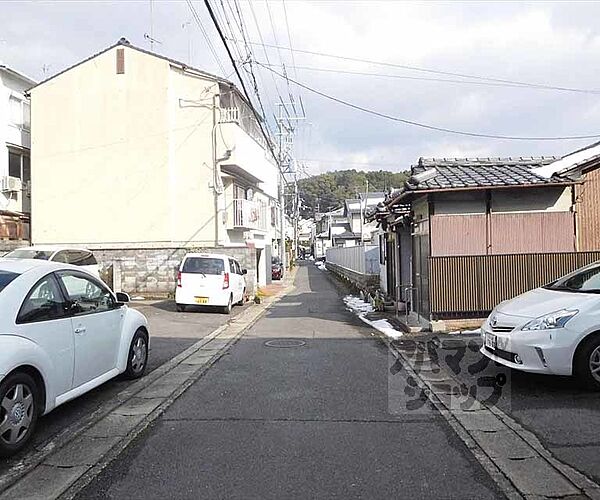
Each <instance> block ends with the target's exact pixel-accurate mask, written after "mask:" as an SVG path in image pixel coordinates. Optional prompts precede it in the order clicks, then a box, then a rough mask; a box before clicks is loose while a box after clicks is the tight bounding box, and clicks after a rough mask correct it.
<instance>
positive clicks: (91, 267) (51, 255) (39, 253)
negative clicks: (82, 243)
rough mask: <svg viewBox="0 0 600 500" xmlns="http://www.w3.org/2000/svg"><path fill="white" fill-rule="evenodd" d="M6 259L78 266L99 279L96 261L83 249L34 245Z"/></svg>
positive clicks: (10, 254) (11, 254) (90, 253)
mask: <svg viewBox="0 0 600 500" xmlns="http://www.w3.org/2000/svg"><path fill="white" fill-rule="evenodd" d="M4 258H6V259H40V260H47V261H50V262H61V263H63V264H73V265H74V266H79V267H81V268H83V269H85V270H86V271H88V272H90V273H92V274H93V275H95V276H98V277H100V273H99V272H98V261H97V260H96V257H94V254H93V253H92V252H90V251H89V250H87V249H85V248H75V247H64V246H55V245H52V246H50V245H34V246H30V247H22V248H17V249H16V250H13V251H12V252H9V253H7V254H6V255H5V256H4Z"/></svg>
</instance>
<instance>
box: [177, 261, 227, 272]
mask: <svg viewBox="0 0 600 500" xmlns="http://www.w3.org/2000/svg"><path fill="white" fill-rule="evenodd" d="M224 271H225V264H224V263H223V259H216V258H210V257H188V258H187V259H185V262H184V263H183V269H182V272H183V273H191V274H222V273H223V272H224Z"/></svg>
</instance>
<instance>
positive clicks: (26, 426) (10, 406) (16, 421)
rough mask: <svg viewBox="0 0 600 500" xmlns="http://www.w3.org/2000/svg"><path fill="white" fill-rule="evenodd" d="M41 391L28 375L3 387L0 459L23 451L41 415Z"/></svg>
mask: <svg viewBox="0 0 600 500" xmlns="http://www.w3.org/2000/svg"><path fill="white" fill-rule="evenodd" d="M39 391H40V389H39V388H38V387H37V385H36V383H35V380H33V378H31V377H30V376H29V375H27V374H26V373H22V372H17V373H13V374H12V375H9V376H8V377H6V379H5V380H4V381H3V382H2V383H1V384H0V456H3V457H8V456H10V455H13V454H15V453H17V452H18V451H20V450H21V449H23V447H24V446H25V445H26V444H27V441H29V438H30V437H31V436H32V435H33V433H34V431H35V427H36V424H37V419H38V416H39V413H40V405H41V403H40V401H41V398H40V392H39Z"/></svg>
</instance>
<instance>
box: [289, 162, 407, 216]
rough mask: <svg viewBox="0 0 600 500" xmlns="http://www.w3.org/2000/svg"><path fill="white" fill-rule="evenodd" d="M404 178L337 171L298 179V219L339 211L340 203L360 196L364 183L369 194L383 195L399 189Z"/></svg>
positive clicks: (394, 174)
mask: <svg viewBox="0 0 600 500" xmlns="http://www.w3.org/2000/svg"><path fill="white" fill-rule="evenodd" d="M407 178H408V173H407V172H390V171H387V170H379V171H373V172H362V171H356V170H337V171H333V172H326V173H324V174H321V175H315V176H313V177H309V178H308V179H301V180H299V181H298V193H299V195H300V198H301V199H302V200H303V204H302V208H301V210H300V215H302V216H303V217H311V216H312V215H313V214H314V212H317V211H318V212H326V211H328V210H332V209H334V208H338V207H341V206H342V205H343V203H344V200H346V199H349V198H357V197H358V194H359V193H364V192H365V190H366V184H367V181H369V192H374V191H384V192H387V191H389V190H390V189H398V188H401V187H402V186H403V185H404V182H405V181H406V179H407Z"/></svg>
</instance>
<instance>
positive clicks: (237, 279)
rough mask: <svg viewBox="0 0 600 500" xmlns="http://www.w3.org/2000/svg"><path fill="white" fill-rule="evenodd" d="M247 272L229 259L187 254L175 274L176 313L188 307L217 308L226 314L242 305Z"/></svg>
mask: <svg viewBox="0 0 600 500" xmlns="http://www.w3.org/2000/svg"><path fill="white" fill-rule="evenodd" d="M246 273H247V271H246V269H242V267H241V266H240V263H239V262H238V261H237V260H235V259H234V258H232V257H229V256H228V255H221V254H210V253H188V254H186V256H185V257H184V258H183V260H182V261H181V265H180V266H179V272H178V273H177V288H176V290H175V303H176V304H177V310H178V311H179V312H183V311H185V309H186V307H187V306H191V305H202V306H217V307H220V308H221V309H222V311H223V312H224V313H225V314H229V313H230V312H231V308H232V307H233V305H234V304H243V303H244V296H245V294H246V278H245V276H244V275H245V274H246Z"/></svg>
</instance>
